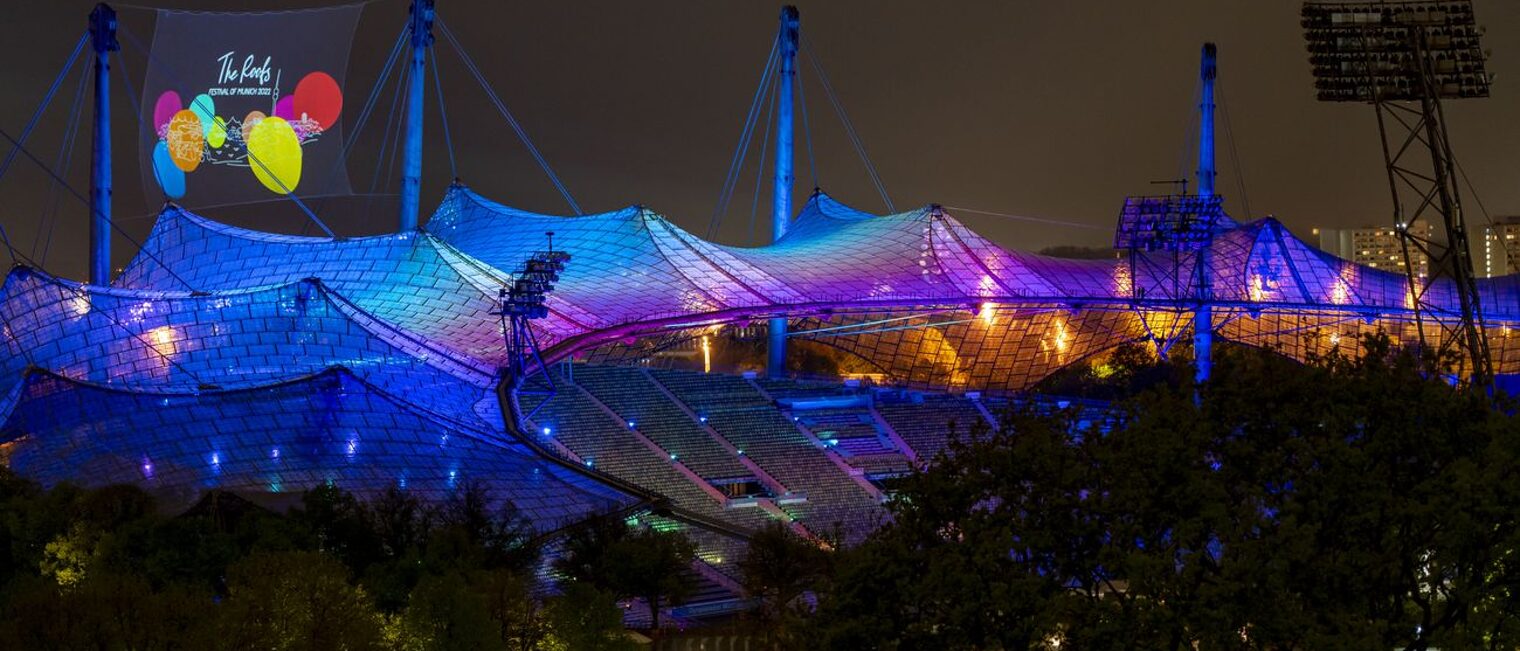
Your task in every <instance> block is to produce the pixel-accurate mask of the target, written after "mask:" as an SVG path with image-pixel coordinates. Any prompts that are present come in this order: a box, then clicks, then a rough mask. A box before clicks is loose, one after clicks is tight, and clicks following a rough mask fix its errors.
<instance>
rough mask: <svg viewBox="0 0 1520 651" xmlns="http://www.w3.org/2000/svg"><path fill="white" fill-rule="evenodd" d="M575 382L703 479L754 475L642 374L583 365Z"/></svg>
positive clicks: (578, 369)
mask: <svg viewBox="0 0 1520 651" xmlns="http://www.w3.org/2000/svg"><path fill="white" fill-rule="evenodd" d="M574 381H575V383H576V384H579V385H580V386H581V387H582V388H584V389H586V390H587V391H589V392H591V394H592V395H594V396H596V398H597V400H600V401H601V402H602V404H605V405H607V407H609V408H611V409H612V410H613V411H614V412H616V413H617V414H618V416H620V417H621V418H622V419H623V420H625V421H626V422H627V423H633V425H631V426H630V427H631V428H633V429H637V430H638V431H639V433H641V434H643V435H644V436H646V437H648V438H649V439H650V440H652V441H654V442H655V444H657V445H659V446H660V448H661V449H663V450H665V451H666V452H668V453H669V454H672V455H675V458H677V459H679V460H680V461H681V462H682V463H684V464H686V466H687V467H688V468H691V470H692V471H693V472H695V473H697V474H698V475H701V476H702V477H703V478H705V479H708V480H714V479H732V478H735V477H746V476H749V475H752V474H753V473H751V472H750V471H749V469H747V468H745V467H744V465H743V464H741V463H740V462H739V459H738V457H737V456H735V455H734V454H733V453H732V452H730V451H729V450H727V449H726V448H724V447H723V446H722V445H720V444H719V443H718V442H716V441H714V440H713V439H712V437H711V436H710V435H709V434H708V433H707V432H706V431H704V430H703V429H702V427H701V426H700V425H699V424H698V423H697V422H695V421H693V420H692V419H691V417H690V416H689V415H688V414H686V413H685V412H683V411H681V409H680V407H678V406H676V405H675V404H672V403H671V401H670V399H669V398H667V397H666V396H665V395H664V393H662V392H661V391H660V389H659V387H657V386H655V384H654V382H653V381H651V380H650V379H649V378H648V377H646V376H645V375H644V374H643V372H642V371H640V370H638V369H633V368H620V367H616V366H593V365H581V366H579V367H577V368H576V370H575V373H574Z"/></svg>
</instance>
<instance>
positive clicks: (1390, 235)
mask: <svg viewBox="0 0 1520 651" xmlns="http://www.w3.org/2000/svg"><path fill="white" fill-rule="evenodd" d="M1409 228H1410V229H1411V231H1412V232H1413V233H1414V235H1415V236H1416V237H1419V238H1420V239H1424V240H1430V239H1433V238H1432V235H1433V233H1434V230H1433V229H1432V228H1431V225H1430V222H1428V221H1426V220H1424V219H1419V220H1415V222H1414V223H1413V224H1411V225H1410V227H1409ZM1517 232H1520V231H1517ZM1314 235H1315V237H1317V238H1319V248H1320V249H1322V250H1324V251H1326V252H1328V253H1333V254H1335V255H1337V256H1339V257H1341V258H1343V259H1346V260H1350V261H1352V262H1355V263H1357V264H1360V265H1366V266H1368V267H1372V268H1374V269H1383V270H1386V271H1392V272H1395V273H1404V264H1405V260H1404V246H1403V245H1402V244H1400V243H1399V235H1398V233H1397V232H1396V231H1394V229H1393V227H1392V226H1381V227H1375V228H1374V227H1370V226H1369V227H1366V228H1316V229H1314ZM1517 261H1520V258H1517ZM1409 263H1410V264H1413V265H1414V268H1415V270H1416V271H1417V272H1418V273H1419V275H1420V276H1421V277H1426V276H1429V275H1430V257H1429V256H1427V255H1425V254H1424V253H1422V252H1420V251H1417V250H1415V249H1410V251H1409ZM1480 273H1481V272H1480Z"/></svg>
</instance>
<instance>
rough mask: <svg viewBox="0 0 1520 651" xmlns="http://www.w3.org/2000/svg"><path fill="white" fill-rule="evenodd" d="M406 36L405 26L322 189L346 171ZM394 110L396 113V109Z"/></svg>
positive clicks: (304, 232)
mask: <svg viewBox="0 0 1520 651" xmlns="http://www.w3.org/2000/svg"><path fill="white" fill-rule="evenodd" d="M406 36H407V28H406V27H405V26H403V27H402V28H401V32H400V33H399V34H397V35H396V42H395V43H394V44H392V45H391V51H390V54H388V55H387V56H386V58H385V64H384V65H382V66H381V67H380V74H379V75H378V76H376V77H375V83H374V85H373V86H372V87H370V91H369V96H368V97H366V98H365V99H364V106H363V107H362V108H361V109H360V110H359V117H358V118H357V119H356V120H355V121H354V127H353V129H352V130H351V131H350V132H349V134H348V142H345V143H343V146H342V147H341V148H340V149H339V151H338V157H337V159H336V160H334V161H333V165H332V169H331V170H328V172H327V180H326V181H325V182H324V183H323V184H322V187H330V186H331V185H332V181H333V179H334V178H337V176H338V172H339V171H340V170H343V169H345V166H346V165H347V163H348V156H349V154H350V153H352V152H353V149H354V145H355V144H357V143H358V142H359V135H360V134H361V133H363V131H364V127H366V126H368V124H369V118H370V116H371V115H372V114H373V113H374V110H375V104H376V102H378V101H379V100H380V93H381V91H383V90H384V89H385V85H386V82H389V81H390V78H391V72H392V71H394V70H395V66H396V61H397V60H398V57H400V56H401V46H402V44H403V43H404V42H405V41H406ZM392 110H393V112H394V109H392ZM387 129H388V127H387ZM326 199H327V197H323V202H322V203H319V204H317V209H318V210H321V209H322V208H324V207H325V206H326ZM368 199H370V200H371V201H372V200H373V199H374V197H373V196H370V197H368ZM310 227H311V224H310V223H309V222H308V223H305V224H303V225H302V226H301V234H302V235H305V234H306V233H307V231H308V229H309V228H310Z"/></svg>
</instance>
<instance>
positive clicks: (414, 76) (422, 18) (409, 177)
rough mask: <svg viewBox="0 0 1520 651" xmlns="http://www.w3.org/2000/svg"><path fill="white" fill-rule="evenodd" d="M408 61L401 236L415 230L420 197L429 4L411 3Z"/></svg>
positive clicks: (430, 27) (430, 29)
mask: <svg viewBox="0 0 1520 651" xmlns="http://www.w3.org/2000/svg"><path fill="white" fill-rule="evenodd" d="M411 13H412V17H411V27H410V30H411V34H412V61H411V68H412V69H411V71H410V73H409V74H410V76H409V77H408V79H410V80H411V88H409V89H408V90H407V96H406V140H405V145H406V148H405V149H404V150H403V152H402V167H401V219H400V224H399V230H400V231H401V232H406V231H411V230H416V229H417V208H418V205H419V197H420V195H421V193H422V100H423V98H424V97H426V96H427V90H426V88H427V87H426V85H425V84H424V82H425V81H426V80H427V65H426V64H427V51H428V47H429V46H431V45H432V44H433V0H412V10H411Z"/></svg>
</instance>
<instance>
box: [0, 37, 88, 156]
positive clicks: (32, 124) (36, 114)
mask: <svg viewBox="0 0 1520 651" xmlns="http://www.w3.org/2000/svg"><path fill="white" fill-rule="evenodd" d="M89 40H90V35H89V34H85V35H84V36H81V37H79V42H78V43H77V44H75V45H74V51H73V52H72V53H71V54H69V58H68V60H67V61H65V62H64V64H63V69H62V70H59V71H58V76H57V77H55V78H54V79H53V84H52V85H51V86H48V91H47V94H46V95H43V96H42V102H41V103H40V104H38V105H37V110H35V111H32V117H31V119H28V120H27V121H26V126H25V127H23V128H22V129H21V138H20V140H19V141H18V143H17V145H16V146H15V147H12V148H11V150H10V152H9V153H7V154H6V155H5V161H4V162H0V178H4V177H5V173H6V172H8V171H10V169H11V163H12V162H14V161H15V160H16V154H17V153H18V152H19V151H20V150H21V143H25V142H26V139H27V138H29V137H31V135H32V130H33V129H35V128H37V121H38V120H40V119H42V113H43V111H46V110H47V107H48V104H50V103H52V101H53V96H54V95H57V94H58V86H59V85H61V84H62V83H63V79H64V77H67V76H68V74H69V71H70V70H72V69H73V68H74V63H75V62H77V61H78V60H79V53H80V52H83V51H84V44H85V43H87V42H89Z"/></svg>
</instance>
